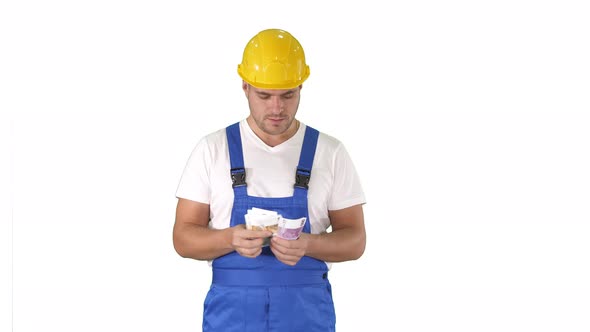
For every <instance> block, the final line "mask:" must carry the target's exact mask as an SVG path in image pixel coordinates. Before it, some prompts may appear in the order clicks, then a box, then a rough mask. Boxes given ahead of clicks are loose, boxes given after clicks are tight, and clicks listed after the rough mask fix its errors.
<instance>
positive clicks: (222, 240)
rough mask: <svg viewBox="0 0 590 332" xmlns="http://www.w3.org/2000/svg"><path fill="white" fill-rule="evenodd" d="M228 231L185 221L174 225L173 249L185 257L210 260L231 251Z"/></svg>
mask: <svg viewBox="0 0 590 332" xmlns="http://www.w3.org/2000/svg"><path fill="white" fill-rule="evenodd" d="M229 232H230V230H229V229H222V230H218V229H210V228H208V227H204V226H199V225H193V224H187V223H185V224H182V225H176V226H175V227H174V233H173V241H174V249H176V252H177V253H178V254H179V255H180V256H182V257H185V258H193V259H198V260H212V259H215V258H217V257H219V256H223V255H225V254H227V253H230V252H232V251H233V248H232V246H231V235H230V234H229Z"/></svg>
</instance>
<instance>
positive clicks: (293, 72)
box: [238, 29, 309, 89]
mask: <svg viewBox="0 0 590 332" xmlns="http://www.w3.org/2000/svg"><path fill="white" fill-rule="evenodd" d="M238 74H240V77H242V79H243V80H244V81H246V82H248V83H249V84H250V85H252V86H254V87H257V88H260V89H292V88H295V87H297V86H299V85H301V84H302V83H303V82H304V81H305V80H306V79H307V78H308V77H309V66H308V65H307V64H306V63H305V53H303V48H302V47H301V44H299V41H297V39H295V37H293V36H292V35H291V34H290V33H288V32H287V31H285V30H280V29H268V30H263V31H260V32H259V33H258V34H257V35H256V36H254V37H252V39H250V41H249V42H248V44H247V45H246V48H245V49H244V56H243V58H242V63H241V64H239V65H238Z"/></svg>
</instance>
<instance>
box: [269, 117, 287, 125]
mask: <svg viewBox="0 0 590 332" xmlns="http://www.w3.org/2000/svg"><path fill="white" fill-rule="evenodd" d="M266 119H267V120H268V121H270V123H272V124H275V125H276V124H280V123H281V122H283V121H285V120H286V119H285V118H266Z"/></svg>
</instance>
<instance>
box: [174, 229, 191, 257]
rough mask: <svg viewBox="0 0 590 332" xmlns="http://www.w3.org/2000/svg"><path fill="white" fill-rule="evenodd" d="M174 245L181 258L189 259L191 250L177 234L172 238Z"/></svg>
mask: <svg viewBox="0 0 590 332" xmlns="http://www.w3.org/2000/svg"><path fill="white" fill-rule="evenodd" d="M172 244H173V246H174V250H175V251H176V253H177V254H178V255H179V256H180V257H183V258H189V250H188V248H187V246H186V244H184V241H182V239H180V238H179V236H178V235H177V234H174V235H173V236H172Z"/></svg>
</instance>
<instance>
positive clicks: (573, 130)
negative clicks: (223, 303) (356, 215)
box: [0, 0, 590, 332]
mask: <svg viewBox="0 0 590 332" xmlns="http://www.w3.org/2000/svg"><path fill="white" fill-rule="evenodd" d="M212 3H213V2H212V1H210V2H206V4H205V2H199V1H130V0H117V1H108V0H106V1H4V2H2V5H0V38H1V39H0V47H1V52H0V60H1V61H0V70H1V71H0V84H1V85H0V110H1V112H0V114H1V118H0V135H1V136H0V138H1V139H0V146H1V151H0V152H1V157H2V163H1V164H0V166H1V167H2V168H1V169H0V176H1V180H2V182H1V186H0V188H1V189H0V190H1V194H2V197H1V203H2V205H1V211H0V212H1V215H0V216H1V218H2V219H1V223H0V225H1V229H0V241H1V242H0V243H1V250H0V254H1V255H0V259H1V261H0V263H1V265H0V271H2V272H1V275H0V281H1V284H0V292H1V293H0V314H1V316H0V330H2V331H15V332H29V331H30V332H33V331H35V332H36V331H60V332H66V331H87V332H90V331H198V330H200V324H201V317H202V302H203V299H204V296H205V293H206V290H207V288H208V286H209V281H210V271H209V268H208V266H207V264H206V263H204V262H197V261H191V260H188V259H183V258H181V257H179V256H178V255H177V254H176V253H175V252H174V249H173V247H172V238H171V232H172V225H173V222H174V209H175V204H176V198H175V197H174V193H175V190H176V186H177V184H178V180H179V178H180V175H181V173H182V170H183V168H184V164H185V162H186V160H187V158H188V156H189V153H190V152H191V150H192V148H193V146H194V144H196V142H197V141H198V139H199V138H200V137H201V136H203V135H205V134H207V133H209V132H211V131H213V130H217V129H219V128H222V127H224V126H226V125H228V124H230V123H233V122H234V121H237V120H239V119H242V118H244V117H245V116H246V115H247V113H248V110H247V105H246V100H245V99H244V97H243V95H242V93H241V91H240V80H239V77H238V75H237V73H236V67H237V64H238V63H239V62H240V60H241V55H242V50H243V47H244V46H245V44H246V42H247V41H248V40H249V39H250V38H251V37H252V36H253V35H254V34H255V33H257V32H258V31H260V30H262V29H265V28H283V29H285V30H287V31H290V32H291V33H293V34H294V35H295V36H296V37H297V38H298V39H299V41H300V42H301V43H302V44H303V46H304V49H305V51H306V55H307V60H308V63H309V65H310V67H311V76H310V78H309V80H308V81H307V82H306V84H305V86H304V89H303V91H302V98H303V99H302V102H301V106H300V110H299V118H300V119H301V120H302V121H304V122H306V123H308V124H310V125H312V126H314V127H316V128H318V129H320V130H322V131H324V132H326V133H329V134H331V135H333V136H335V137H337V138H339V139H340V140H341V141H342V142H343V143H344V144H345V145H346V146H347V148H348V150H349V153H350V154H351V156H352V157H353V159H354V160H355V163H356V165H357V168H358V172H359V173H360V175H361V178H362V182H363V185H364V188H365V190H366V194H367V199H368V202H369V203H368V204H367V205H366V206H365V214H366V224H367V231H368V242H367V249H366V252H365V255H364V256H363V257H362V258H361V259H360V260H358V261H353V262H346V263H341V264H336V265H334V267H333V269H332V273H331V280H332V284H333V289H334V299H335V302H336V310H337V327H338V331H341V332H342V331H362V330H364V331H366V330H367V326H372V327H373V328H371V329H369V330H378V331H401V332H411V331H428V332H430V331H454V332H458V331H466V332H467V331H469V332H472V331H478V332H480V331H503V332H506V331H515V332H516V331H518V332H521V331H568V332H576V331H586V332H587V331H589V330H590V316H588V313H589V312H590V285H589V283H588V280H590V254H589V253H590V241H589V240H588V239H589V237H590V225H589V222H590V209H589V206H590V204H589V202H590V172H589V171H588V170H589V169H590V155H589V154H590V152H589V151H590V144H589V142H590V130H589V128H590V114H589V112H590V101H589V98H590V97H589V91H590V65H589V63H590V61H588V59H590V48H589V40H590V34H589V31H590V23H589V22H590V20H589V19H588V17H590V12H589V10H588V9H587V8H586V7H584V5H583V4H584V1H564V0H561V1H515V0H511V1H487V2H484V1H407V2H386V1H383V2H377V1H358V2H349V1H333V2H329V1H324V2H320V1H308V2H306V1H299V2H292V1H291V2H277V1H254V2H245V1H235V2H232V1H224V2H218V3H219V4H212ZM319 3H322V4H319Z"/></svg>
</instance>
